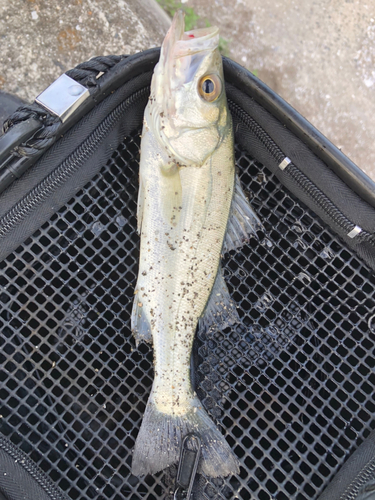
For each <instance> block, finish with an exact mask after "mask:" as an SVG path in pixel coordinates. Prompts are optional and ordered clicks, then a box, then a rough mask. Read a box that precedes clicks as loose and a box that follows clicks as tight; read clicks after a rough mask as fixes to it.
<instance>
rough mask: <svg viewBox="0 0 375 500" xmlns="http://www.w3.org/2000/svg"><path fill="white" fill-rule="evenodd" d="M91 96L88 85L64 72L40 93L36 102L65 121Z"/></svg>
mask: <svg viewBox="0 0 375 500" xmlns="http://www.w3.org/2000/svg"><path fill="white" fill-rule="evenodd" d="M89 96H90V93H89V91H88V90H87V88H86V87H84V86H83V85H81V84H80V83H78V82H76V81H75V80H73V78H70V76H68V75H65V74H63V75H61V76H59V78H58V79H57V80H55V81H54V82H53V83H52V84H51V85H50V86H49V87H47V88H46V90H44V91H43V92H42V93H41V94H39V95H38V97H37V98H36V99H35V102H37V103H38V104H40V105H41V106H43V107H44V108H46V109H47V110H48V111H49V112H50V113H53V114H54V115H57V116H58V117H59V118H60V120H61V121H62V122H63V123H64V122H65V121H66V120H67V118H69V116H70V115H71V114H72V113H74V111H75V110H76V109H77V108H78V107H79V106H80V105H81V104H82V103H83V102H84V101H85V100H86V99H87V98H88V97H89Z"/></svg>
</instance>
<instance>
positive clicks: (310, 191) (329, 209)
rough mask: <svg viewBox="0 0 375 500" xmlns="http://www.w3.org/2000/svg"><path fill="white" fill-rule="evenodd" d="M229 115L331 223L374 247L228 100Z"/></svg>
mask: <svg viewBox="0 0 375 500" xmlns="http://www.w3.org/2000/svg"><path fill="white" fill-rule="evenodd" d="M228 102H229V104H230V110H231V113H232V114H234V115H236V116H237V117H238V118H239V119H240V120H241V121H242V122H243V123H245V124H246V125H247V127H248V128H249V129H250V130H251V132H252V133H253V134H254V135H255V137H256V138H257V139H258V140H259V141H260V142H261V143H262V144H263V146H265V148H266V149H267V151H268V152H269V153H270V154H271V156H272V157H273V158H274V159H275V160H276V162H277V164H278V165H279V167H281V166H282V164H283V162H285V165H286V166H284V167H283V168H282V171H283V172H284V173H285V174H286V175H288V176H289V177H290V178H291V179H293V180H294V181H295V183H296V184H297V185H298V187H299V188H300V189H301V191H303V192H304V193H305V194H306V195H307V196H308V197H309V198H310V199H311V200H312V201H313V202H314V203H315V204H316V205H318V206H319V208H320V209H321V210H322V211H323V212H324V213H325V214H326V215H327V216H328V217H329V218H330V219H331V221H332V222H333V223H334V224H335V225H336V226H339V227H340V229H342V230H343V231H344V232H345V234H346V235H347V236H349V237H352V236H351V233H352V234H354V235H355V236H356V235H358V237H359V238H360V239H361V240H363V241H368V242H370V243H371V244H372V245H374V246H375V236H374V235H373V234H371V233H369V232H367V231H365V230H363V229H361V228H359V227H358V226H357V225H356V224H354V223H353V222H352V221H351V220H350V219H348V218H347V217H346V215H345V214H344V213H343V212H341V210H340V209H339V208H338V207H337V206H336V205H335V204H334V203H333V202H332V201H331V200H330V199H329V198H328V196H326V195H325V194H324V193H323V191H322V190H321V189H319V188H318V187H317V186H316V185H315V184H314V183H313V182H312V181H311V180H310V179H309V178H308V177H307V176H306V175H305V174H304V173H303V172H302V171H301V170H300V169H299V168H298V167H296V166H295V165H294V164H293V162H291V161H290V160H289V158H287V156H286V155H285V154H284V153H283V151H282V150H281V149H280V148H279V146H278V145H277V144H276V143H275V142H274V141H273V139H272V138H271V137H270V136H269V135H268V134H267V132H266V131H265V130H264V129H263V128H262V127H261V126H260V125H259V123H257V122H256V120H254V118H253V117H252V116H250V115H249V114H248V113H246V111H244V110H243V109H242V108H241V107H240V106H239V105H238V104H236V103H234V102H233V101H231V100H229V99H228Z"/></svg>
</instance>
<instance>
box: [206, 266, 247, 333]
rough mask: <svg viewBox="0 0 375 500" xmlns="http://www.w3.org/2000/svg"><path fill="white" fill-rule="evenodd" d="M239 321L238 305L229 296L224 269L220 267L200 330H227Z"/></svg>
mask: <svg viewBox="0 0 375 500" xmlns="http://www.w3.org/2000/svg"><path fill="white" fill-rule="evenodd" d="M239 321H240V318H239V316H238V312H237V308H236V304H235V302H234V301H233V300H232V298H231V297H230V295H229V291H228V288H227V285H226V283H225V281H224V277H223V271H222V268H221V266H219V269H218V272H217V275H216V280H215V283H214V286H213V288H212V292H211V295H210V298H209V300H208V302H207V306H206V309H205V311H204V314H203V316H202V317H201V319H200V320H199V328H200V329H201V330H202V331H208V330H212V329H214V328H217V327H220V328H226V327H227V326H232V325H234V324H236V323H238V322H239Z"/></svg>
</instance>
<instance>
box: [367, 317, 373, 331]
mask: <svg viewBox="0 0 375 500" xmlns="http://www.w3.org/2000/svg"><path fill="white" fill-rule="evenodd" d="M367 324H368V327H369V330H371V332H372V333H375V314H373V315H372V316H370V317H369V319H368V322H367Z"/></svg>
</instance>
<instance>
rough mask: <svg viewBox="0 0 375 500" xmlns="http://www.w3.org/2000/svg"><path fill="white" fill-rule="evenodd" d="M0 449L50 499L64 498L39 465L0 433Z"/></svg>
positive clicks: (59, 499)
mask: <svg viewBox="0 0 375 500" xmlns="http://www.w3.org/2000/svg"><path fill="white" fill-rule="evenodd" d="M0 449H1V450H3V451H4V452H5V453H6V454H7V455H9V456H10V457H11V458H12V459H13V461H14V462H15V463H18V464H19V465H20V466H21V467H22V468H23V469H24V470H25V471H26V472H27V473H29V474H30V476H31V477H32V478H33V479H34V480H35V481H36V482H37V483H38V484H39V486H40V487H41V488H43V490H44V491H45V492H46V493H47V495H48V496H49V497H50V499H51V500H66V498H67V497H66V496H65V495H64V493H63V492H62V491H60V490H59V489H58V487H57V486H56V485H55V484H54V483H53V482H52V481H51V479H49V477H48V476H47V475H46V474H45V473H44V472H43V471H41V470H40V469H39V467H38V466H37V465H36V464H35V463H34V462H33V461H32V460H31V459H30V458H29V457H28V456H27V455H26V454H25V453H24V452H23V451H21V450H19V449H18V448H17V447H16V446H15V445H14V444H13V443H11V442H10V441H8V440H7V439H5V438H4V437H3V436H1V435H0Z"/></svg>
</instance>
